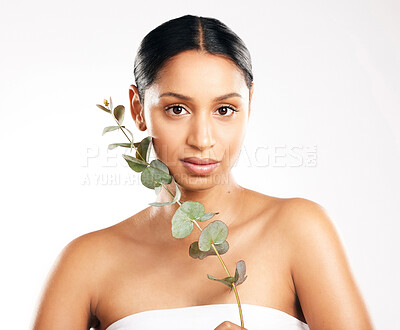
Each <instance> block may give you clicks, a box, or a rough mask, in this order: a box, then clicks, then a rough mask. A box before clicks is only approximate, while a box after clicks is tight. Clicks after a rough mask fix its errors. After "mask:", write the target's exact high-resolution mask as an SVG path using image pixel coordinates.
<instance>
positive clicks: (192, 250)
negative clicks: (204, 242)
mask: <svg viewBox="0 0 400 330" xmlns="http://www.w3.org/2000/svg"><path fill="white" fill-rule="evenodd" d="M215 248H216V249H217V251H218V253H219V254H220V255H221V254H224V253H226V252H227V251H228V250H229V243H228V241H224V242H223V243H221V244H215ZM189 255H190V256H191V257H192V258H194V259H196V258H199V259H200V260H202V259H204V258H206V257H208V256H211V255H217V254H216V253H215V251H214V249H212V248H210V250H208V251H200V249H199V242H197V241H196V242H193V243H192V244H190V247H189Z"/></svg>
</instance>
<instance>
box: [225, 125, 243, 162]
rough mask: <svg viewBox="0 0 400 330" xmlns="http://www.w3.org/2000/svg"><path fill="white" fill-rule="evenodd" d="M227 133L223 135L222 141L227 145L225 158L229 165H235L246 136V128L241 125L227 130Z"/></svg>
mask: <svg viewBox="0 0 400 330" xmlns="http://www.w3.org/2000/svg"><path fill="white" fill-rule="evenodd" d="M224 133H225V134H224V135H223V136H221V140H220V141H221V142H222V144H223V145H224V146H225V158H226V162H227V163H228V164H229V165H228V166H233V165H234V164H235V162H236V160H237V159H238V157H239V154H240V150H241V147H242V143H243V139H244V136H245V128H244V127H242V126H241V125H238V126H237V127H232V129H230V130H225V132H224Z"/></svg>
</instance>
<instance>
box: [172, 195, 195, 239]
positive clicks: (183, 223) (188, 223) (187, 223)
mask: <svg viewBox="0 0 400 330" xmlns="http://www.w3.org/2000/svg"><path fill="white" fill-rule="evenodd" d="M185 203H186V202H185ZM185 203H183V204H185ZM183 204H182V205H183ZM182 205H181V206H180V207H179V208H178V209H177V210H176V211H175V214H174V216H173V217H172V220H171V223H172V226H171V231H172V236H173V237H175V238H185V237H186V236H188V235H190V233H191V232H192V231H193V222H192V220H191V219H190V218H189V216H188V214H187V213H186V212H185V211H183V209H182Z"/></svg>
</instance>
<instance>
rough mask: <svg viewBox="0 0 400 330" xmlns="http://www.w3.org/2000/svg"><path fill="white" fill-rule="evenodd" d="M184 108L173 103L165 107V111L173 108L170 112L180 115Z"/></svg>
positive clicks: (173, 114)
mask: <svg viewBox="0 0 400 330" xmlns="http://www.w3.org/2000/svg"><path fill="white" fill-rule="evenodd" d="M182 109H183V110H185V108H184V107H182V106H180V105H173V106H171V107H168V108H166V109H164V111H165V112H168V111H169V110H172V112H171V111H170V114H171V115H172V116H178V115H180V114H182ZM185 111H186V110H185Z"/></svg>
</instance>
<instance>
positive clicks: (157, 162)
mask: <svg viewBox="0 0 400 330" xmlns="http://www.w3.org/2000/svg"><path fill="white" fill-rule="evenodd" d="M150 166H151V167H153V168H156V169H158V170H160V171H163V172H165V173H167V174H169V169H168V167H167V165H165V164H164V163H163V162H162V161H161V160H159V159H154V160H152V161H151V163H150Z"/></svg>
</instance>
